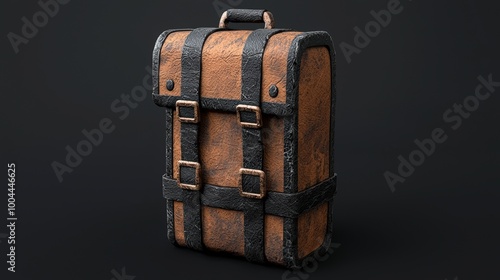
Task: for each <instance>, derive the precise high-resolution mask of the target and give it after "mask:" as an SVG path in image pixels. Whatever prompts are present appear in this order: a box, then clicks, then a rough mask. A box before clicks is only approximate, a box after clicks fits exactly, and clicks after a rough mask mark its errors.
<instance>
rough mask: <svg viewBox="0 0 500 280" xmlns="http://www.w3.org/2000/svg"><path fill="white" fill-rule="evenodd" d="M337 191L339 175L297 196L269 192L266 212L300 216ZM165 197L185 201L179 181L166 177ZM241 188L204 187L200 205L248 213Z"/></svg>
mask: <svg viewBox="0 0 500 280" xmlns="http://www.w3.org/2000/svg"><path fill="white" fill-rule="evenodd" d="M336 190H337V175H335V176H334V177H331V178H329V179H327V180H326V181H323V182H321V183H319V184H317V185H315V186H313V187H311V188H308V189H306V190H304V191H301V192H298V193H280V192H268V193H267V195H266V198H265V199H264V200H265V201H264V203H265V204H264V212H265V213H266V214H269V215H275V216H280V217H287V218H297V217H298V216H299V215H300V214H302V213H304V212H306V211H308V210H311V209H313V208H314V207H316V206H318V205H320V204H322V203H324V202H327V201H329V200H330V199H332V198H333V197H334V196H335V194H336ZM163 196H164V197H165V198H166V199H169V200H176V201H181V202H182V200H183V196H182V189H181V188H179V187H178V186H177V181H176V180H174V179H171V178H167V177H166V176H165V175H164V176H163ZM248 199H249V198H245V197H242V196H241V195H240V193H239V191H238V188H230V187H217V186H213V185H208V184H205V185H204V186H203V191H202V193H201V204H202V205H204V206H210V207H215V208H223V209H228V210H237V211H244V210H245V207H244V206H245V201H246V200H248Z"/></svg>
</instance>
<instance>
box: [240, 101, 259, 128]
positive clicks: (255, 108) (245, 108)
mask: <svg viewBox="0 0 500 280" xmlns="http://www.w3.org/2000/svg"><path fill="white" fill-rule="evenodd" d="M242 111H244V112H253V113H255V123H249V122H242V121H241V112H242ZM236 116H237V118H238V123H239V124H240V125H241V126H242V127H245V128H261V127H262V112H261V110H260V107H259V106H250V105H238V106H236Z"/></svg>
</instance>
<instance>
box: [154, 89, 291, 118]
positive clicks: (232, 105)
mask: <svg viewBox="0 0 500 280" xmlns="http://www.w3.org/2000/svg"><path fill="white" fill-rule="evenodd" d="M181 99H182V97H180V96H172V95H159V94H156V93H153V101H154V102H155V104H156V105H158V106H160V107H167V108H175V103H176V102H177V101H179V100H181ZM239 104H241V101H240V100H234V99H224V98H207V97H203V96H202V97H201V98H200V107H201V108H203V109H207V110H214V111H223V112H229V113H235V112H236V106H238V105H239ZM260 105H261V107H262V108H261V109H262V113H263V114H268V115H274V116H278V117H289V116H292V115H293V113H294V107H293V106H291V105H289V104H283V103H272V102H261V104H260Z"/></svg>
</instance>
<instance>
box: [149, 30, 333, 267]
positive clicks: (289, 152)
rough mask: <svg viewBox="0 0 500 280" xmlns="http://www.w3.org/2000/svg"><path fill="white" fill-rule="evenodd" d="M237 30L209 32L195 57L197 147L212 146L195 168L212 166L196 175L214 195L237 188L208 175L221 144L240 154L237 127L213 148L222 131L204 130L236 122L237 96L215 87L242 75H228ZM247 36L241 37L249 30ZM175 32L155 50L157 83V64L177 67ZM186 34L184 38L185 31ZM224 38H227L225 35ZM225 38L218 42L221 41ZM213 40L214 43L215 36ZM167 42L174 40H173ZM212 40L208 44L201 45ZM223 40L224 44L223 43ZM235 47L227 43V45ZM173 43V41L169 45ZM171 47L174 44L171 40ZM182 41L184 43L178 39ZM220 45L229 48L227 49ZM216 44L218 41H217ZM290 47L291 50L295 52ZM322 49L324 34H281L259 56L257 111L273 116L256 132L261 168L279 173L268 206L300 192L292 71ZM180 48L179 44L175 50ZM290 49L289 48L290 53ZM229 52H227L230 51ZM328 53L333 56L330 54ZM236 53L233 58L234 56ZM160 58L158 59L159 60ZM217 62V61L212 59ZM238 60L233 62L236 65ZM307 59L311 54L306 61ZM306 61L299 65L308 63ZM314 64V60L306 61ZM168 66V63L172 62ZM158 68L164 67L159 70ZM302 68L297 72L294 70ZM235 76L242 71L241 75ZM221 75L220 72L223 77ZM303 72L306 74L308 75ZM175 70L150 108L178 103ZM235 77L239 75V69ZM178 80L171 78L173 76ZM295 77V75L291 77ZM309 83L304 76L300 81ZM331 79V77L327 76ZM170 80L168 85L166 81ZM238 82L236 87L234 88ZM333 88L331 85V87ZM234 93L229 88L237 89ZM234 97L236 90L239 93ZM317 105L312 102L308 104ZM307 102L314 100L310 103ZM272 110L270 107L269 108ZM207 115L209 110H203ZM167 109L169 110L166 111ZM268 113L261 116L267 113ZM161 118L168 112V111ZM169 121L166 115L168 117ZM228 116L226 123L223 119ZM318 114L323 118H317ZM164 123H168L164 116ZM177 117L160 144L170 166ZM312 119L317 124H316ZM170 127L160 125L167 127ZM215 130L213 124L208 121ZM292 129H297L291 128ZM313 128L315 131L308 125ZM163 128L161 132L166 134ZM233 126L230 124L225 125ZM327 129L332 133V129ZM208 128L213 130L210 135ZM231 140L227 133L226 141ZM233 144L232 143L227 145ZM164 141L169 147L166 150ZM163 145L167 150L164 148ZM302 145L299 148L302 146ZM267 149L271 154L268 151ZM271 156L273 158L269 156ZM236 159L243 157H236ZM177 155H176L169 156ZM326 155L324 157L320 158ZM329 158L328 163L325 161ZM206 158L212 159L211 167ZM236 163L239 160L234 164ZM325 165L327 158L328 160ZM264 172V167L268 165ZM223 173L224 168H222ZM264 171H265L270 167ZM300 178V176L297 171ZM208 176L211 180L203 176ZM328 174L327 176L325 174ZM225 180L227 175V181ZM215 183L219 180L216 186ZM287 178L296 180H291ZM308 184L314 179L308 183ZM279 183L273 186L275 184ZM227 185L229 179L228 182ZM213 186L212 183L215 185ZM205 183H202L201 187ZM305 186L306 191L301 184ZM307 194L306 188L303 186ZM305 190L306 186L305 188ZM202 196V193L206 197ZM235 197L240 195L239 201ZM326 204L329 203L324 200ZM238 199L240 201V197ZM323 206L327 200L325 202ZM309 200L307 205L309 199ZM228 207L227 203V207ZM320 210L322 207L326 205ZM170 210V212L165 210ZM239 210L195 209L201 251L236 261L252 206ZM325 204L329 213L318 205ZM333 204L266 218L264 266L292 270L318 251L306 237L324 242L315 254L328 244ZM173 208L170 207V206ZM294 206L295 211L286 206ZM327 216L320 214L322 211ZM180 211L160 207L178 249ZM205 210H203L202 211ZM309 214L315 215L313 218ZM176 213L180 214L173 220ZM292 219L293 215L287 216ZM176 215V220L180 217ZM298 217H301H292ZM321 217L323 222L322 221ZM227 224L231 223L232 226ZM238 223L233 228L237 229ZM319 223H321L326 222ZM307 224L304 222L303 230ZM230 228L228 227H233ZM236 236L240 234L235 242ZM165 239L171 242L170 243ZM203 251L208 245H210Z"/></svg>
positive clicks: (176, 146)
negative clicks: (218, 119) (309, 52)
mask: <svg viewBox="0 0 500 280" xmlns="http://www.w3.org/2000/svg"><path fill="white" fill-rule="evenodd" d="M236 32H239V31H229V30H225V31H220V32H217V33H214V34H212V35H210V36H209V37H208V39H207V41H206V45H205V46H204V47H203V51H202V54H203V55H202V65H203V68H202V69H201V76H200V79H201V83H200V85H201V88H200V91H199V94H200V95H201V97H200V101H201V102H200V104H201V107H202V127H203V128H200V127H199V131H198V132H199V142H198V143H199V144H200V145H202V144H203V145H204V144H205V143H212V144H213V143H216V145H212V146H210V147H209V148H207V149H209V150H211V151H210V152H208V153H206V155H204V152H203V151H202V150H203V148H202V147H201V146H200V149H201V150H200V152H199V157H200V158H199V161H201V162H202V163H203V162H213V163H214V165H211V166H212V167H210V168H207V169H204V168H203V167H202V170H203V175H202V178H203V180H204V181H206V178H208V177H211V178H212V179H211V180H212V183H214V184H213V185H216V186H220V187H221V188H223V187H225V189H229V190H233V191H237V190H236V189H235V188H234V187H235V185H236V184H222V183H221V181H223V180H224V179H223V177H233V178H237V176H234V175H230V174H234V173H231V172H229V173H228V174H227V175H226V176H222V177H218V175H217V176H215V175H214V174H217V173H218V172H220V171H218V170H217V169H218V168H219V167H220V166H221V165H220V162H222V161H223V160H221V159H220V158H218V157H219V156H220V157H221V158H226V159H228V161H231V160H229V158H231V157H232V156H233V155H232V154H231V153H228V152H227V151H226V150H227V147H228V145H230V146H231V145H232V146H239V147H240V149H241V147H242V146H243V143H242V142H243V140H240V141H238V140H237V139H236V140H235V139H234V138H235V136H234V135H235V134H237V133H238V131H240V132H241V128H239V127H236V129H234V130H233V129H232V128H230V129H229V131H227V132H226V134H224V135H225V136H224V137H222V138H219V140H222V142H217V141H218V138H217V137H213V136H214V135H216V134H217V133H218V132H220V131H224V130H227V129H228V127H227V126H225V125H224V124H221V125H218V126H217V125H215V126H211V128H210V129H206V130H204V128H205V122H204V121H206V120H205V119H206V118H209V119H212V118H214V117H215V116H216V115H221V116H222V115H224V117H223V118H224V119H225V118H227V119H228V120H229V118H231V122H236V116H235V113H234V112H235V108H236V106H237V105H238V104H239V103H240V102H239V101H238V99H239V98H240V97H238V96H235V94H236V93H238V92H237V91H236V92H233V91H234V90H233V91H228V92H227V94H226V92H224V91H220V90H219V89H220V86H219V85H220V84H224V85H225V84H226V81H229V80H231V79H234V78H235V77H236V79H235V81H237V80H238V77H242V75H243V74H242V73H240V75H236V74H234V72H235V71H234V69H237V68H238V67H235V66H234V64H236V65H241V63H242V62H241V57H242V56H241V52H242V46H243V45H244V44H245V43H246V39H241V38H243V37H244V35H242V34H243V33H241V34H240V35H238V36H239V37H240V39H236V37H238V36H235V37H231V36H230V35H229V34H232V33H236ZM246 32H247V36H248V31H246ZM182 33H186V32H183V31H179V32H175V33H173V34H170V35H169V36H168V37H167V39H166V40H165V44H164V45H163V47H162V49H161V50H162V55H161V57H162V58H161V60H162V61H160V63H159V65H160V70H159V71H160V73H159V74H158V76H159V77H161V76H162V75H163V73H164V71H163V70H165V71H167V72H168V71H170V70H169V69H171V68H169V67H168V64H163V60H164V59H165V60H169V62H170V63H172V62H173V61H178V60H180V56H179V52H178V51H176V49H177V48H178V45H177V46H175V44H176V43H174V42H170V36H174V35H175V34H177V36H178V40H182V39H183V38H182V36H180V35H182ZM188 33H189V32H188ZM226 33H227V36H226ZM223 34H224V35H223ZM218 35H219V36H218ZM216 36H218V39H215V37H216ZM172 38H173V37H172ZM212 38H214V39H213V41H212V42H211V43H210V44H208V41H211V39H212ZM226 38H227V39H226ZM231 38H232V39H236V40H232V39H231ZM176 40H177V39H176ZM176 40H173V41H176ZM184 40H185V36H184ZM226 40H227V41H228V42H226ZM217 41H218V42H217ZM294 44H296V45H294ZM321 44H325V45H328V44H330V42H328V40H327V36H326V35H325V34H324V33H321V32H317V33H299V32H283V33H280V34H276V35H274V36H273V37H271V39H270V40H269V41H268V43H267V47H266V50H265V51H264V54H263V58H262V61H263V62H262V65H263V66H262V80H261V83H260V84H261V86H260V87H261V89H260V90H259V92H260V99H261V102H260V104H261V108H262V110H263V112H264V114H270V115H275V116H268V115H264V125H265V126H266V125H269V126H268V128H267V129H264V130H263V134H262V137H261V138H262V139H261V140H262V143H263V145H264V147H265V148H264V152H263V169H264V170H265V171H266V175H267V173H269V174H275V173H281V176H272V180H271V183H269V178H267V179H268V180H267V182H266V183H267V184H268V191H270V193H269V194H270V195H268V199H267V200H268V201H269V200H270V199H271V197H272V196H273V194H272V192H273V191H271V189H272V190H274V191H284V190H285V188H288V189H287V191H288V192H289V194H293V193H294V192H295V191H296V190H294V189H293V186H296V188H297V190H298V188H299V183H298V174H297V173H298V172H297V170H298V163H299V161H300V158H301V157H300V156H299V154H298V151H299V148H298V146H299V145H301V144H299V143H300V141H304V140H303V139H302V140H299V139H298V136H299V127H298V126H299V123H298V122H299V121H300V118H298V117H297V116H298V115H299V113H300V112H299V111H300V110H301V109H300V105H299V106H297V104H298V103H302V102H303V100H300V102H296V99H298V98H299V97H298V96H299V87H300V86H301V85H302V83H303V82H304V81H303V80H300V77H301V76H302V75H298V74H295V71H298V67H299V66H300V67H301V63H302V62H303V61H301V60H299V58H300V59H303V57H305V56H306V55H304V54H305V52H306V45H309V46H314V45H321ZM180 45H181V46H182V44H180ZM223 45H226V47H222V46H223ZM290 45H292V47H291V48H290ZM233 49H234V50H233ZM330 51H332V53H333V49H330ZM238 52H239V53H240V55H238V54H237V53H238ZM164 54H165V55H164ZM218 55H219V58H217V56H218ZM205 57H207V58H208V57H211V59H210V60H207V61H208V62H207V63H205ZM238 58H239V62H238ZM313 58H314V55H313ZM309 59H310V58H308V59H306V60H309ZM226 60H229V61H230V62H229V63H227V65H225V68H219V69H217V70H216V71H215V69H216V65H217V64H218V63H223V62H222V61H226ZM312 61H314V59H313V60H312ZM172 64H175V62H174V63H172ZM163 65H165V66H166V67H163ZM230 65H233V66H232V67H229V66H230ZM301 68H302V67H301ZM206 69H209V70H210V71H205V70H206ZM241 69H242V68H241ZM224 71H225V72H224ZM303 71H306V70H304V69H301V70H300V73H302V72H303ZM307 71H309V70H307ZM311 71H312V72H313V73H317V71H318V70H317V69H316V68H315V67H311ZM174 72H176V71H172V72H170V73H169V75H163V77H161V78H159V91H160V92H159V93H160V94H156V96H154V99H155V103H157V104H158V105H160V106H163V107H168V108H173V107H174V105H175V102H176V101H177V100H178V99H179V97H180V90H179V89H180V87H182V84H183V83H182V81H180V80H179V79H180V77H174V76H171V75H175V73H174ZM240 72H243V71H242V70H240ZM177 73H178V71H177ZM297 73H299V72H297ZM307 76H310V75H307ZM331 76H334V75H333V74H332V75H331ZM172 77H173V78H172ZM323 78H325V79H331V77H328V75H323V76H322V79H323ZM168 79H172V80H174V83H175V87H174V88H173V89H172V91H168V90H167V89H166V81H167V80H168ZM313 80H314V79H308V80H306V82H308V84H307V83H305V84H304V85H303V86H302V87H312V88H314V87H316V86H317V82H314V81H313ZM239 82H240V83H242V81H241V80H240V81H239ZM206 85H209V87H210V86H212V89H210V90H204V88H209V87H205V86H206ZM229 85H230V86H229V88H231V86H232V87H233V88H234V83H232V84H231V83H229ZM271 85H276V86H277V88H278V91H279V93H278V96H276V97H274V98H273V97H271V96H270V95H269V87H270V86H271ZM331 86H333V84H332V85H331ZM238 88H239V87H236V89H238ZM176 90H178V91H179V94H177V93H176ZM239 93H240V94H241V91H240V92H239ZM215 95H219V96H221V95H222V98H224V99H226V96H227V99H228V100H229V101H227V100H219V99H217V98H218V97H215ZM309 95H310V96H312V97H314V96H315V95H316V93H315V92H314V91H313V90H312V91H311V92H310V94H309ZM314 98H317V97H314ZM314 98H313V99H314ZM331 102H332V103H333V102H334V99H332V100H331ZM275 104H276V105H275ZM207 109H210V110H207ZM212 109H216V110H217V111H218V112H214V111H213V110H212ZM170 110H171V109H170ZM266 110H268V111H266ZM167 112H168V109H167ZM167 114H168V113H167ZM226 115H227V116H226ZM321 115H323V113H321ZM331 115H333V111H332V112H331ZM291 116H296V117H291ZM328 118H329V116H326V117H324V118H323V122H325V120H326V119H328ZM167 119H168V117H167ZM175 119H176V116H175V112H174V114H173V115H172V117H171V121H172V124H173V125H172V126H171V127H170V130H169V131H173V133H172V135H173V137H172V140H171V141H169V140H168V137H167V151H169V150H170V151H172V153H171V157H170V158H171V159H170V161H171V162H175V158H176V157H177V159H179V158H180V157H181V147H180V146H181V145H180V143H179V140H180V139H181V137H180V136H181V126H180V125H179V124H178V123H176V120H175ZM318 119H319V118H318ZM316 121H317V120H312V122H316ZM168 122H169V121H168V120H167V123H168ZM214 123H215V121H214ZM223 123H225V124H229V123H230V122H227V121H226V122H223ZM277 124H281V127H277V126H276V125H277ZM295 125H296V127H294V126H295ZM315 125H316V124H315ZM168 127H169V126H168V124H167V128H168ZM231 127H232V125H231ZM331 127H332V126H331ZM212 128H213V129H215V130H214V131H212ZM207 130H210V131H211V132H207ZM331 131H332V130H331V129H330V130H328V131H326V132H325V133H326V134H327V135H328V134H330V133H331ZM231 133H233V134H232V135H233V136H232V137H231V135H230V134H231ZM325 133H322V134H321V135H320V134H318V135H320V136H318V137H325ZM208 135H211V136H210V137H211V140H210V141H206V139H205V138H206V136H208ZM266 135H275V136H276V137H267V136H266ZM294 137H296V140H294ZM225 139H229V141H226V140H225ZM277 139H279V141H280V142H281V143H282V144H281V145H283V146H282V148H281V149H275V147H278V146H279V145H278V146H276V145H275V142H276V141H278V140H277ZM231 140H233V141H231ZM332 140H333V138H332V139H330V141H329V142H333V141H332ZM292 141H297V144H296V145H295V146H294V145H290V144H289V143H291V142H292ZM169 142H170V144H169ZM169 145H170V147H168V146H169ZM302 145H303V144H302ZM320 146H321V145H319V144H318V143H315V144H313V145H311V149H318V147H320ZM268 147H272V148H270V149H268ZM273 151H277V153H276V154H275V152H273ZM329 151H330V152H329V154H330V155H333V152H332V149H329ZM240 152H242V151H241V150H240ZM176 153H177V156H176V155H175V154H176ZM325 154H328V153H325ZM330 157H331V156H330ZM212 158H217V159H216V160H215V161H214V160H212ZM240 160H241V161H239V162H240V163H242V161H243V159H241V158H240ZM330 160H332V159H329V160H328V161H330ZM167 161H169V156H167ZM274 162H282V164H281V166H280V165H276V164H274ZM268 165H269V166H268ZM222 166H223V165H222ZM239 167H241V164H239V165H236V169H238V168H239ZM270 167H271V170H269V168H270ZM332 167H333V166H332V165H329V167H328V168H329V169H330V171H331V169H332ZM169 168H170V172H169V171H167V175H168V174H169V173H170V176H171V177H169V178H174V177H175V170H176V164H170V167H169V165H168V164H167V169H169ZM302 172H304V171H302ZM311 172H316V171H311ZM207 174H211V175H207ZM331 174H333V173H331ZM228 175H229V176H228ZM217 177H218V178H219V180H217ZM294 177H295V178H296V179H294ZM312 177H314V176H312ZM276 178H278V179H276ZM233 180H234V179H233ZM214 181H215V182H214ZM204 183H206V182H204ZM305 185H307V184H305ZM309 187H311V186H309ZM304 188H306V187H304ZM207 189H210V187H209V186H207ZM205 191H206V190H204V191H203V192H205ZM238 197H239V196H238ZM327 197H328V196H327ZM239 198H241V197H239ZM326 199H327V198H326ZM168 200H169V201H172V197H168ZM204 200H205V198H204V195H202V196H201V201H202V204H204ZM313 200H314V199H313ZM234 201H235V200H233V202H234ZM325 203H326V204H325ZM172 204H173V205H172ZM239 205H241V207H242V209H243V210H228V209H221V208H218V207H210V206H208V205H207V206H202V213H201V216H202V229H203V233H204V234H203V243H205V245H206V246H207V248H208V249H211V250H215V251H222V252H229V253H234V254H237V255H242V254H243V253H244V252H242V248H244V242H245V241H244V240H243V239H244V237H243V239H242V234H241V233H242V232H243V231H242V228H241V227H242V224H241V221H242V220H243V223H244V219H243V217H244V215H245V214H244V211H245V209H246V210H248V209H249V208H251V207H252V205H249V206H245V202H242V204H239ZM324 205H328V206H324ZM331 205H332V199H330V200H328V199H327V201H323V204H319V205H318V207H313V208H312V209H305V208H304V209H305V210H304V209H302V211H305V212H304V213H301V212H300V211H301V210H297V213H296V214H293V215H292V214H291V215H290V216H293V217H284V218H283V217H279V216H274V215H270V214H269V213H267V214H266V215H265V223H264V230H263V232H264V252H265V257H266V259H267V261H271V262H274V263H279V264H284V265H287V266H289V267H298V266H300V258H302V257H303V256H305V255H306V254H311V253H313V251H314V250H315V249H316V248H317V247H318V244H320V243H321V242H322V241H321V240H319V241H313V242H311V238H309V237H308V236H309V235H311V236H317V235H323V236H326V238H324V240H323V245H322V246H321V248H324V247H325V245H327V244H328V243H329V242H330V240H331V232H332V228H333V227H332V219H331V217H332V215H331V213H332V207H331ZM172 206H173V207H172ZM293 207H296V206H293ZM325 207H326V208H327V210H326V211H325V209H326V208H325ZM172 208H173V211H169V209H172ZM183 208H184V205H183V202H179V201H176V202H174V203H168V202H167V218H169V217H174V218H173V221H172V219H170V218H169V219H170V220H169V223H168V224H169V225H168V228H169V231H170V232H172V228H173V231H174V233H175V239H176V240H177V243H178V245H181V246H185V245H186V244H183V241H185V236H184V233H185V232H184V230H182V227H184V222H187V220H185V217H186V216H185V215H184V214H185V212H184V209H183ZM205 208H206V209H205ZM264 211H267V210H266V205H265V206H264ZM315 211H316V212H315ZM179 212H181V213H179ZM291 212H293V211H291ZM181 214H182V215H181ZM299 214H302V215H299ZM325 216H328V217H325ZM233 221H234V223H233ZM238 221H239V222H238ZM326 221H328V222H327V223H326ZM307 222H310V223H309V224H308V223H307ZM232 225H234V227H233V226H232ZM179 227H181V230H179ZM221 230H224V231H228V232H230V234H231V235H233V236H234V237H235V238H234V241H231V240H230V238H224V237H218V235H220V231H221ZM238 232H239V235H238ZM169 239H170V236H169ZM209 244H210V246H209Z"/></svg>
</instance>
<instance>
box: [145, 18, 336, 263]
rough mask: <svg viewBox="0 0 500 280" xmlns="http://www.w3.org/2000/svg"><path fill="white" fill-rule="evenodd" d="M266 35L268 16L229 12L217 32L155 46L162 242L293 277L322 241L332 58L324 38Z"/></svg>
mask: <svg viewBox="0 0 500 280" xmlns="http://www.w3.org/2000/svg"><path fill="white" fill-rule="evenodd" d="M230 22H264V23H265V28H263V29H256V30H253V31H252V30H234V29H229V28H228V27H227V25H228V23H230ZM273 25H274V20H273V17H272V14H271V13H270V12H268V11H265V10H228V11H227V12H225V13H224V14H223V16H222V19H221V21H220V25H219V28H197V29H194V30H168V31H165V32H163V33H162V34H161V35H160V36H159V38H158V40H157V42H156V46H155V48H154V52H153V77H154V80H153V85H154V89H153V99H154V102H155V103H156V104H157V105H158V106H161V107H163V108H164V109H165V111H166V132H167V133H166V134H167V135H166V151H167V153H166V174H165V175H164V176H163V194H164V197H165V198H166V200H167V234H168V239H169V240H170V241H171V242H172V243H174V244H175V245H179V246H185V247H189V248H192V249H195V250H200V251H202V250H209V251H216V252H221V253H229V254H231V255H237V256H244V257H246V258H247V259H248V260H249V261H252V262H260V263H274V264H279V265H283V266H287V267H300V266H302V260H303V259H304V258H306V257H307V256H309V255H311V254H313V253H315V252H316V253H317V252H321V251H325V250H327V249H328V247H329V244H330V242H331V240H332V233H333V224H332V213H333V198H334V195H335V193H336V174H335V173H334V168H333V159H334V155H333V154H334V145H333V143H334V141H333V138H334V124H335V118H334V115H335V82H334V81H335V53H334V49H333V44H332V40H331V37H330V36H329V35H328V33H326V32H298V31H292V30H286V29H274V28H273Z"/></svg>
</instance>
